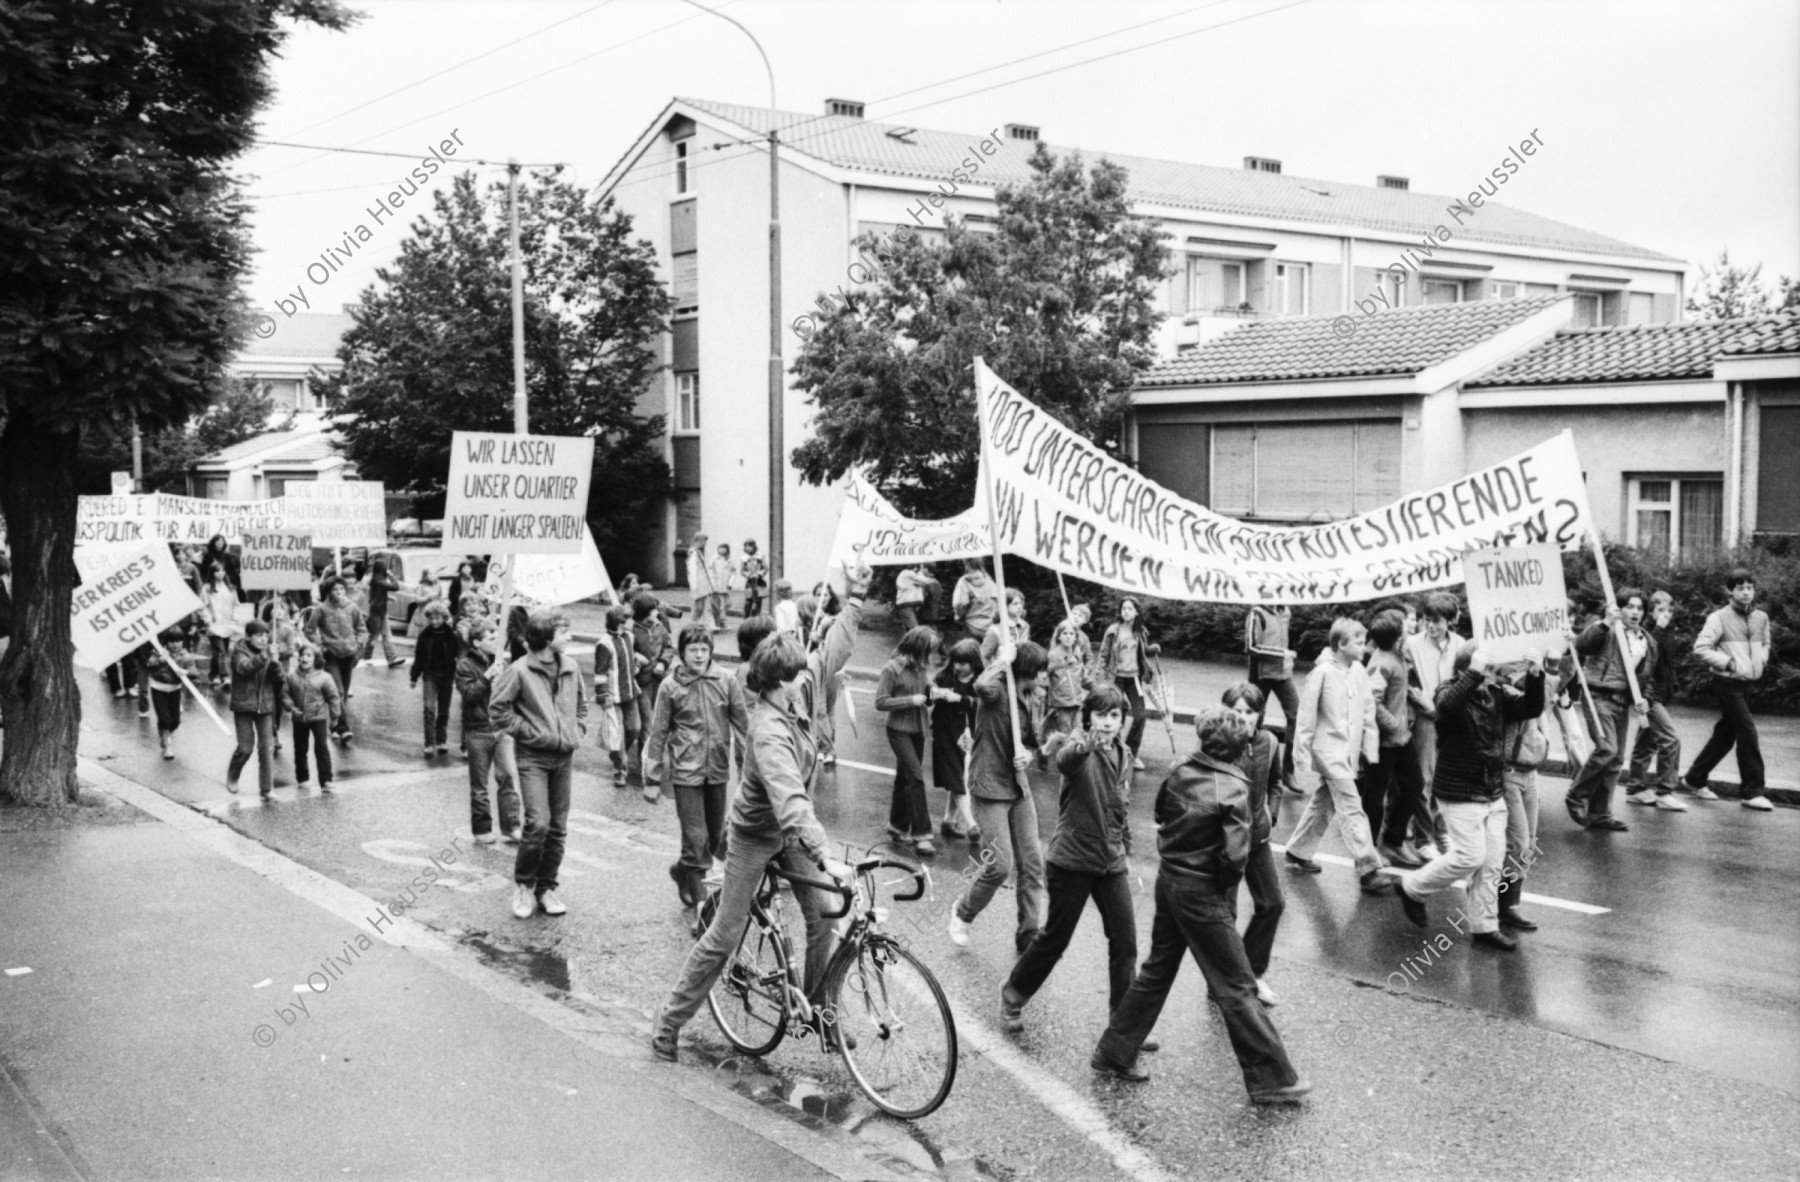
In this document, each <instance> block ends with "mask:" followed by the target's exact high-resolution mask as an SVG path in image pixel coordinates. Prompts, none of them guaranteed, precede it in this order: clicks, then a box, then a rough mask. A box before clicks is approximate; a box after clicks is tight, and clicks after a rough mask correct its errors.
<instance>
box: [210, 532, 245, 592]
mask: <svg viewBox="0 0 1800 1182" xmlns="http://www.w3.org/2000/svg"><path fill="white" fill-rule="evenodd" d="M220 571H223V572H224V575H225V582H226V583H227V584H228V585H229V586H230V587H231V589H232V590H233V591H235V592H237V593H238V594H239V595H242V594H243V591H244V583H243V578H242V576H241V575H240V574H239V566H238V558H237V555H235V554H233V553H232V552H231V544H230V543H229V542H227V541H226V540H225V535H224V534H214V535H213V536H212V537H211V538H209V539H207V542H206V552H205V553H204V554H202V555H201V557H200V581H201V582H202V583H204V584H206V585H207V586H209V587H210V586H212V581H213V575H214V574H215V573H217V572H220Z"/></svg>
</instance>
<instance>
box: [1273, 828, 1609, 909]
mask: <svg viewBox="0 0 1800 1182" xmlns="http://www.w3.org/2000/svg"><path fill="white" fill-rule="evenodd" d="M1269 848H1270V849H1272V850H1274V851H1275V852H1276V853H1282V854H1285V853H1286V852H1287V847H1286V846H1285V845H1279V844H1276V843H1273V842H1271V843H1270V845H1269ZM1313 861H1315V862H1324V863H1327V864H1329V865H1332V866H1348V867H1350V868H1351V869H1353V870H1354V869H1355V868H1356V863H1355V861H1353V860H1352V859H1350V858H1346V857H1343V856H1342V855H1339V854H1314V855H1313ZM1383 871H1384V872H1385V873H1386V874H1388V875H1389V876H1391V877H1394V878H1398V877H1399V876H1400V875H1401V874H1403V873H1405V872H1404V871H1402V870H1401V869H1400V868H1399V867H1397V866H1387V867H1383ZM1457 885H1459V886H1461V887H1462V888H1463V889H1464V890H1467V889H1468V888H1469V880H1468V879H1466V878H1465V879H1463V880H1462V881H1461V882H1460V883H1458V884H1457ZM1519 901H1520V902H1521V903H1536V904H1538V905H1539V906H1540V907H1557V908H1561V909H1562V910H1564V911H1573V912H1575V914H1577V915H1606V914H1608V913H1609V912H1611V911H1612V908H1610V907H1596V906H1594V905H1593V904H1592V903H1577V902H1574V901H1573V900H1570V899H1558V898H1556V897H1555V896H1553V895H1534V894H1532V893H1531V892H1530V891H1526V892H1525V893H1524V894H1523V895H1520V896H1519Z"/></svg>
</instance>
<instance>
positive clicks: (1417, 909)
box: [1394, 883, 1426, 928]
mask: <svg viewBox="0 0 1800 1182" xmlns="http://www.w3.org/2000/svg"><path fill="white" fill-rule="evenodd" d="M1394 893H1395V894H1396V895H1399V896H1400V910H1401V911H1404V912H1405V913H1406V920H1407V922H1408V923H1410V924H1412V925H1413V926H1414V927H1416V928H1422V927H1424V926H1425V920H1426V913H1425V904H1423V903H1421V902H1419V901H1418V900H1417V899H1415V898H1413V897H1412V896H1411V895H1409V894H1407V893H1406V884H1405V883H1395V884H1394Z"/></svg>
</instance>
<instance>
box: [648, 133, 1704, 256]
mask: <svg viewBox="0 0 1800 1182" xmlns="http://www.w3.org/2000/svg"><path fill="white" fill-rule="evenodd" d="M676 101H677V102H680V103H683V104H686V105H687V106H689V107H691V108H694V109H696V110H699V111H704V112H707V113H710V114H712V115H714V116H716V117H718V118H720V119H724V120H728V121H730V122H732V123H735V124H737V125H738V126H740V127H743V128H747V129H749V130H751V131H753V132H757V133H766V132H767V131H768V130H769V125H770V124H771V123H774V124H776V126H777V130H779V131H781V132H782V149H783V150H784V151H797V152H800V153H803V154H805V155H809V156H812V157H814V158H816V159H818V160H821V161H824V162H826V163H828V164H832V165H835V166H837V167H840V168H849V169H857V170H859V171H864V172H874V173H885V174H887V175H890V176H903V177H916V178H920V179H923V180H933V181H947V180H949V179H950V178H951V173H952V172H954V171H956V170H957V168H959V167H960V166H961V162H962V160H963V159H964V157H966V156H968V155H969V153H970V151H971V149H972V148H973V147H974V145H976V144H978V143H979V142H980V141H981V139H982V137H983V136H984V135H986V134H987V133H986V132H975V133H973V134H970V133H966V132H949V131H930V130H927V129H925V128H909V127H907V126H906V125H904V124H891V123H872V122H868V121H866V120H862V119H853V118H850V117H848V116H842V115H831V116H821V115H802V114H799V113H797V112H792V111H781V112H776V113H775V114H774V116H773V117H771V114H770V112H769V110H768V109H767V108H766V107H741V106H736V105H733V104H731V103H715V102H709V101H706V100H704V99H686V98H683V99H677V100H676ZM890 132H894V133H902V132H903V133H905V135H904V138H902V137H901V136H900V135H898V134H889V133H890ZM1036 146H1037V145H1036V143H1034V142H1030V141H1023V140H1003V141H1001V144H1000V150H999V151H998V152H997V153H996V154H995V155H994V156H992V157H991V158H989V157H982V156H981V154H980V153H979V152H977V153H975V156H976V159H977V160H979V161H981V164H982V167H981V169H980V171H978V172H976V173H975V183H976V184H989V183H1000V184H1020V183H1023V182H1025V181H1027V180H1029V179H1030V178H1031V170H1030V169H1029V168H1028V167H1027V161H1029V160H1030V159H1031V155H1032V152H1033V150H1034V149H1035V148H1036ZM1046 146H1047V147H1050V150H1051V151H1052V152H1054V153H1055V154H1056V155H1057V156H1059V157H1060V156H1063V155H1066V154H1067V153H1069V152H1073V151H1082V150H1081V149H1076V148H1067V147H1054V146H1050V145H1046ZM1082 154H1083V156H1084V157H1085V158H1086V159H1088V160H1096V159H1098V158H1099V157H1100V156H1101V155H1103V154H1104V156H1105V157H1106V159H1108V160H1111V161H1113V162H1114V163H1115V164H1119V165H1122V166H1124V167H1125V168H1127V169H1129V170H1130V172H1131V182H1130V183H1131V196H1132V198H1133V199H1134V200H1137V201H1142V202H1152V203H1155V204H1158V205H1169V206H1174V207H1176V208H1179V209H1194V210H1199V211H1203V212H1206V213H1219V214H1239V215H1244V216H1249V217H1264V218H1279V219H1284V220H1291V221H1299V222H1317V223H1324V224H1329V225H1347V226H1357V227H1361V228H1364V229H1370V230H1384V231H1390V232H1393V233H1397V234H1404V235H1407V236H1409V237H1417V236H1419V235H1421V234H1424V233H1426V232H1427V231H1429V230H1431V229H1432V228H1433V227H1435V226H1437V225H1439V224H1440V223H1446V224H1450V227H1451V232H1452V233H1453V234H1454V235H1455V238H1456V240H1466V241H1470V242H1488V243H1496V244H1504V245H1509V246H1520V247H1526V248H1530V249H1536V250H1566V251H1573V252H1577V253H1580V254H1590V255H1611V256H1616V257H1619V258H1630V259H1646V260H1654V261H1658V262H1680V261H1681V260H1679V259H1676V258H1674V257H1673V256H1671V255H1666V254H1660V253H1658V252H1656V251H1653V250H1646V249H1644V248H1643V247H1639V246H1632V245H1631V244H1629V243H1626V242H1620V241H1619V240H1618V239H1616V238H1608V237H1606V236H1605V235H1602V234H1595V233H1593V232H1592V231H1589V230H1583V229H1580V228H1578V227H1575V226H1570V225H1565V224H1564V223H1562V222H1557V221H1552V220H1551V219H1549V218H1545V217H1539V216H1538V215H1536V214H1532V213H1526V212H1525V211H1524V210H1521V209H1516V208H1513V207H1511V206H1507V205H1498V204H1495V203H1493V202H1491V201H1490V202H1488V203H1486V204H1484V205H1483V206H1482V207H1481V208H1480V209H1478V210H1476V211H1475V213H1474V216H1473V217H1465V218H1464V220H1463V224H1461V225H1457V224H1455V223H1453V222H1450V219H1449V215H1448V214H1446V213H1445V208H1446V207H1447V206H1448V205H1449V204H1450V203H1451V202H1452V201H1454V200H1457V198H1456V197H1443V196H1433V195H1432V194H1429V193H1421V192H1415V191H1412V190H1405V189H1378V188H1375V187H1374V186H1372V185H1353V184H1346V183H1344V182H1342V181H1321V180H1311V179H1308V178H1306V177H1300V176H1289V175H1287V174H1285V173H1266V172H1250V171H1247V170H1242V169H1235V168H1220V167H1216V166H1213V165H1206V164H1186V163H1182V162H1179V161H1171V160H1155V159H1151V158H1149V157H1144V156H1120V155H1117V154H1114V153H1111V152H1107V153H1100V152H1095V151H1082ZM705 162H706V157H705V156H704V155H703V156H701V157H700V158H699V160H698V162H697V166H698V167H702V168H703V167H704V166H705ZM1476 179H1482V178H1476Z"/></svg>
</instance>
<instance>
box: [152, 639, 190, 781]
mask: <svg viewBox="0 0 1800 1182" xmlns="http://www.w3.org/2000/svg"><path fill="white" fill-rule="evenodd" d="M158 639H160V640H161V641H162V648H161V649H160V650H158V649H157V647H156V646H155V645H151V646H150V648H149V651H148V653H147V654H146V655H145V658H144V659H145V662H146V667H147V669H148V670H149V673H150V705H151V706H152V708H154V709H155V711H156V742H157V745H158V746H159V747H161V748H162V757H163V758H164V759H174V758H175V753H174V752H173V751H171V750H169V740H170V739H172V738H174V737H175V732H176V731H177V730H179V729H180V728H181V675H180V674H179V673H177V672H176V671H175V670H176V669H177V668H180V669H181V671H182V672H184V673H186V674H187V675H188V676H189V677H199V676H200V662H199V660H198V659H197V658H195V657H193V656H190V655H189V653H188V650H187V639H186V638H185V637H184V636H182V634H181V633H180V632H179V631H177V630H176V629H173V628H171V629H169V631H167V632H164V633H163V634H162V635H161V636H160V637H159V638H158ZM164 653H167V654H168V656H167V657H164V655H163V654H164Z"/></svg>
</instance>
